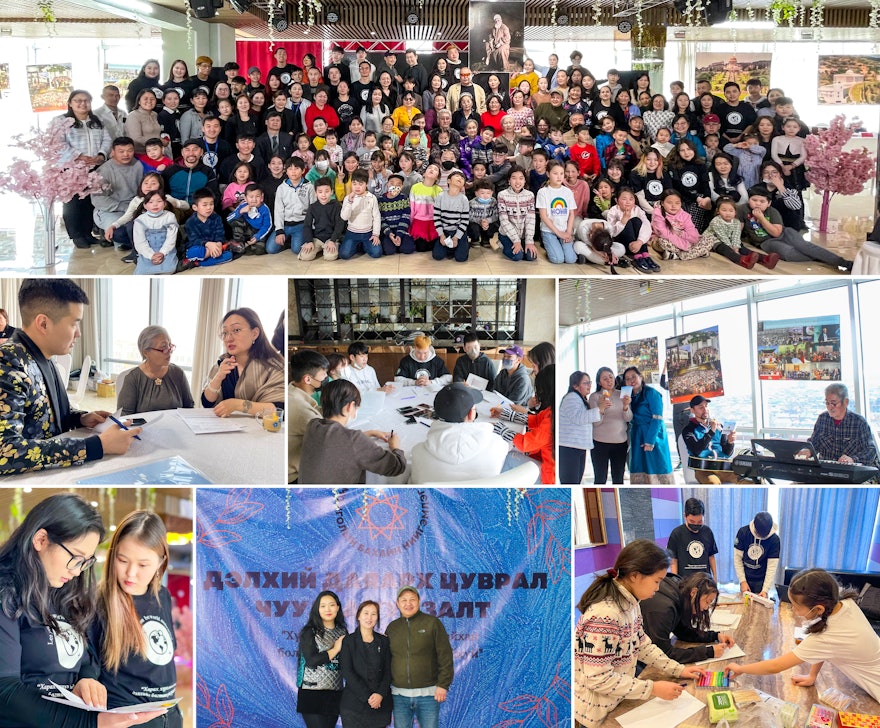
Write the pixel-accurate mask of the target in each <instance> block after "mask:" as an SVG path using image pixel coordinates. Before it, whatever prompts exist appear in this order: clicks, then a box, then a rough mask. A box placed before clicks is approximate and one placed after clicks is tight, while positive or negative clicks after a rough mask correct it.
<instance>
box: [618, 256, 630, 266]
mask: <svg viewBox="0 0 880 728" xmlns="http://www.w3.org/2000/svg"><path fill="white" fill-rule="evenodd" d="M616 265H617V267H618V268H629V267H630V265H631V264H630V262H629V259H628V258H623V257H620V258H618V259H617V264H616Z"/></svg>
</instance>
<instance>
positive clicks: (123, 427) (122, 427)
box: [110, 415, 141, 440]
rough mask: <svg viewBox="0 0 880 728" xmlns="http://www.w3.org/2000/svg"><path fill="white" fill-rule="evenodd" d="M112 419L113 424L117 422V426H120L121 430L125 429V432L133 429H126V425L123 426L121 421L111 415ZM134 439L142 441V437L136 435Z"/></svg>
mask: <svg viewBox="0 0 880 728" xmlns="http://www.w3.org/2000/svg"><path fill="white" fill-rule="evenodd" d="M110 419H111V420H113V422H115V423H116V424H117V425H119V427H120V429H123V430H126V431H128V430H130V429H131V428H130V427H126V426H125V425H123V424H122V422H120V421H119V420H117V419H116V418H115V417H114V416H113V415H110ZM134 439H135V440H140V439H141V438H140V435H135V436H134Z"/></svg>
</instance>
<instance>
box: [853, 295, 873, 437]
mask: <svg viewBox="0 0 880 728" xmlns="http://www.w3.org/2000/svg"><path fill="white" fill-rule="evenodd" d="M856 290H857V291H858V293H859V315H860V319H861V327H860V328H861V330H862V331H876V327H877V312H878V311H880V281H870V282H867V283H860V284H859V285H858V286H857V288H856ZM878 362H880V337H878V336H876V335H873V336H863V337H862V364H861V371H862V372H863V373H864V374H863V382H864V393H863V400H862V401H864V402H865V403H866V407H865V409H864V414H865V416H866V417H867V418H868V421H869V422H870V423H871V428H872V429H873V430H874V432H875V433H878V432H880V363H878ZM852 396H853V393H850V397H851V398H852Z"/></svg>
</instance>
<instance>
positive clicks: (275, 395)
mask: <svg viewBox="0 0 880 728" xmlns="http://www.w3.org/2000/svg"><path fill="white" fill-rule="evenodd" d="M220 339H221V341H223V346H224V348H225V349H226V353H224V354H223V356H221V357H220V358H219V359H218V360H217V364H216V366H214V367H213V368H212V369H211V373H210V374H209V375H208V383H207V384H206V385H205V388H204V390H202V406H203V407H212V408H213V409H214V414H215V415H217V416H218V417H228V416H229V415H231V414H232V413H233V412H244V413H245V414H249V415H257V414H258V413H260V412H264V413H268V412H273V411H274V410H275V408H276V407H279V408H282V409H283V408H284V359H283V358H282V356H281V354H279V353H278V352H277V351H276V350H275V349H273V348H272V344H271V343H269V338H268V337H267V336H266V334H265V331H264V330H263V324H261V323H260V317H259V316H257V313H256V311H254V310H253V309H250V308H236V309H234V310H232V311H230V312H229V313H227V314H226V315H225V316H224V317H223V324H222V326H221V328H220Z"/></svg>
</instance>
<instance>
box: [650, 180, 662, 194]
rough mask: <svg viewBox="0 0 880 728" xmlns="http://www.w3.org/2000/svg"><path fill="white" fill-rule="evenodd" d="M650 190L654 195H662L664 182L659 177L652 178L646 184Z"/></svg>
mask: <svg viewBox="0 0 880 728" xmlns="http://www.w3.org/2000/svg"><path fill="white" fill-rule="evenodd" d="M646 187H647V190H648V192H650V193H651V194H652V195H662V194H663V183H662V182H661V181H660V180H659V179H652V180H651V181H650V182H648V184H647V185H646Z"/></svg>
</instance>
